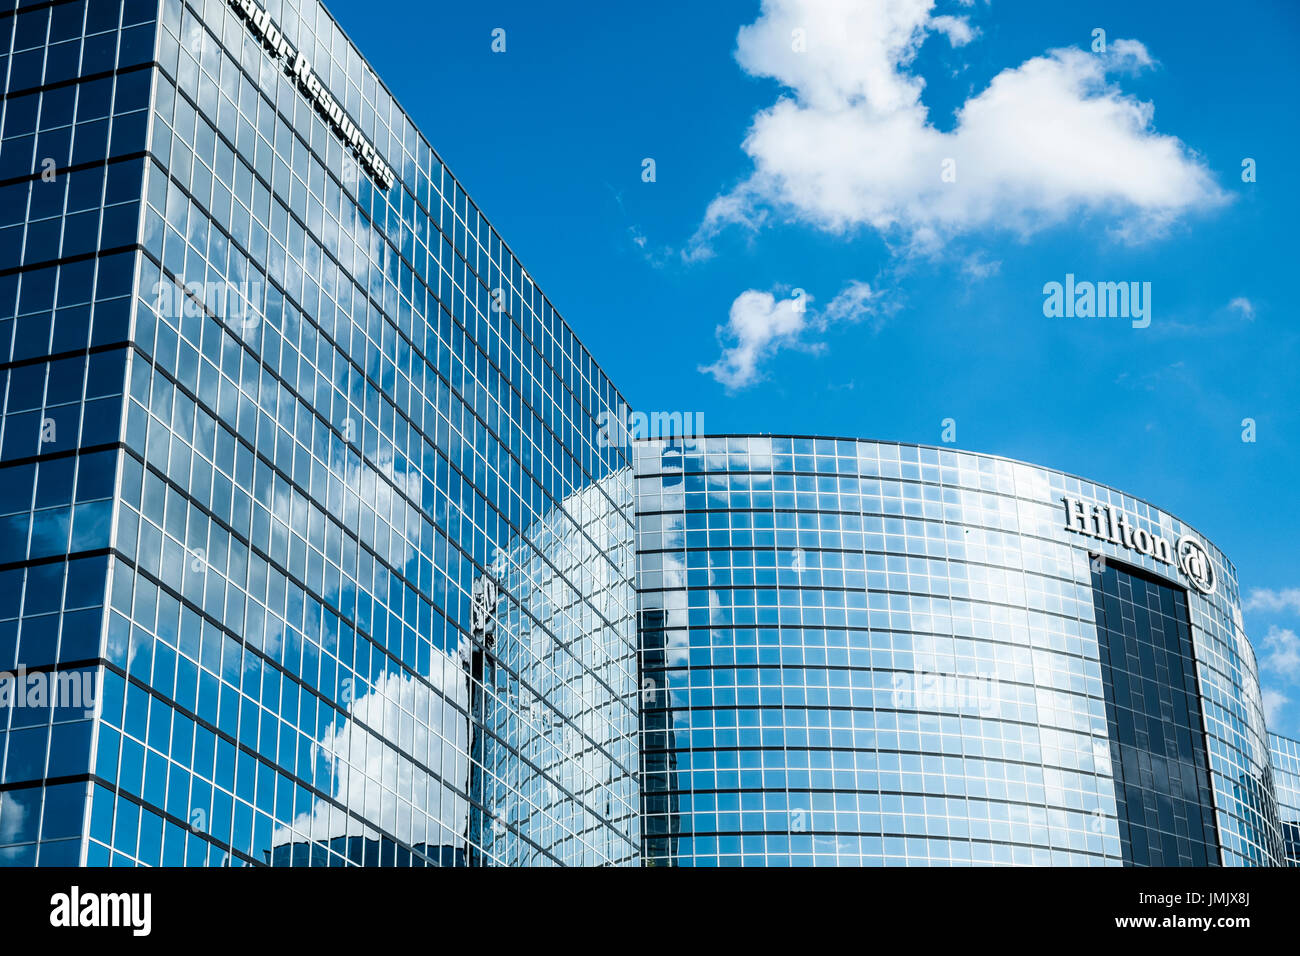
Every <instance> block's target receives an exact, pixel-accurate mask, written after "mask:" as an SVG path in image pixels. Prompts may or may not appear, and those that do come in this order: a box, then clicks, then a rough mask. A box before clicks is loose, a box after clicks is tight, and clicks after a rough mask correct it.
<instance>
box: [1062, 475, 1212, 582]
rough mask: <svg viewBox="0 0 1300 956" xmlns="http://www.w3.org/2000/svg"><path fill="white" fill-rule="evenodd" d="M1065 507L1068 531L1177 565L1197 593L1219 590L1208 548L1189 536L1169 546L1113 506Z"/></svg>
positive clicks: (1071, 502)
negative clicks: (1216, 587) (1216, 588)
mask: <svg viewBox="0 0 1300 956" xmlns="http://www.w3.org/2000/svg"><path fill="white" fill-rule="evenodd" d="M1061 501H1062V502H1064V504H1065V527H1066V530H1068V531H1074V532H1076V533H1078V534H1086V535H1089V536H1090V537H1093V538H1099V539H1101V540H1102V541H1109V542H1110V543H1111V544H1114V545H1117V546H1119V547H1121V548H1127V549H1128V550H1130V551H1136V552H1138V553H1139V554H1145V555H1146V556H1147V557H1149V558H1153V559H1154V560H1156V561H1159V562H1160V563H1161V564H1168V565H1175V566H1177V568H1178V570H1179V571H1180V572H1181V573H1182V575H1183V577H1185V578H1186V579H1187V581H1188V583H1190V584H1191V585H1192V587H1194V588H1196V590H1198V591H1200V592H1201V593H1202V594H1213V593H1214V589H1215V586H1216V583H1217V582H1216V581H1215V578H1214V565H1213V564H1212V563H1211V561H1210V555H1209V552H1208V551H1206V550H1205V545H1203V544H1201V542H1200V541H1199V540H1198V539H1197V538H1196V537H1194V536H1193V535H1190V534H1185V535H1183V536H1182V537H1180V538H1179V539H1178V540H1177V541H1175V542H1173V544H1170V542H1169V541H1168V539H1166V538H1162V537H1161V536H1160V535H1158V534H1155V533H1154V532H1151V531H1147V530H1146V529H1145V528H1139V527H1137V526H1135V525H1134V524H1133V522H1132V520H1131V519H1130V518H1128V516H1126V515H1125V514H1124V512H1122V511H1116V510H1114V509H1112V508H1111V507H1110V505H1089V504H1088V503H1087V502H1084V501H1080V500H1078V499H1077V498H1062V499H1061Z"/></svg>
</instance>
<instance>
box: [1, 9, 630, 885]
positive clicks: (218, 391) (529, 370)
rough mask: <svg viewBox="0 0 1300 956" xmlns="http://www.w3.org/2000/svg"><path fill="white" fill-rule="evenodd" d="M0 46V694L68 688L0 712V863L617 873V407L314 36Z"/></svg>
mask: <svg viewBox="0 0 1300 956" xmlns="http://www.w3.org/2000/svg"><path fill="white" fill-rule="evenodd" d="M268 24H269V25H272V26H274V32H273V33H272V32H268ZM277 37H279V38H282V39H283V41H284V42H282V43H277V42H273V41H274V40H275V38H277ZM288 44H292V50H293V53H292V55H291V54H289V53H288V52H287V51H288ZM0 51H3V55H0V63H2V64H3V65H2V66H0V75H2V76H3V77H4V78H5V79H4V91H5V94H4V101H3V117H2V121H3V124H4V125H3V127H0V130H2V131H3V132H2V135H3V140H0V210H2V212H0V215H2V216H3V217H4V221H3V222H0V363H2V364H0V389H3V392H0V394H3V395H4V396H5V405H4V409H3V410H4V426H3V433H0V505H2V506H3V509H2V510H3V513H2V514H0V524H2V525H3V531H2V533H0V548H3V553H2V554H0V670H5V671H10V672H19V673H21V672H22V670H23V669H26V671H36V672H37V673H42V674H46V673H48V674H53V675H64V674H77V675H80V674H81V673H83V672H84V673H85V674H87V675H88V683H87V684H86V687H87V688H89V690H90V693H91V696H92V697H93V698H94V700H93V701H92V702H91V705H90V706H84V705H85V703H86V702H85V701H72V703H74V704H77V705H79V706H67V704H68V703H69V701H68V699H67V695H66V694H61V695H59V696H47V698H45V699H37V698H36V697H33V696H32V695H27V696H26V697H25V698H24V699H22V700H17V699H15V700H13V701H9V702H8V703H9V705H8V706H6V707H5V708H4V709H3V710H0V759H2V760H3V764H2V765H0V766H2V767H3V770H2V773H3V776H2V777H0V856H3V859H4V861H5V862H8V863H12V864H32V863H36V864H50V863H77V862H84V863H87V864H90V865H101V864H113V865H131V864H137V863H139V864H149V865H155V864H189V865H195V864H212V865H246V864H262V863H268V862H271V863H277V864H287V865H313V866H325V865H345V864H349V863H355V864H362V863H364V864H380V865H464V864H480V863H482V864H486V863H530V864H546V863H569V864H588V865H596V864H627V863H635V862H636V861H637V859H638V858H639V853H640V833H639V794H638V790H637V783H636V778H635V774H636V769H637V768H636V752H637V707H638V705H637V683H636V682H637V673H636V666H637V665H636V657H635V621H634V618H633V614H634V610H635V598H634V590H633V577H632V557H631V554H632V551H631V549H632V545H633V537H632V531H633V525H632V505H631V487H632V486H631V469H630V452H629V449H628V447H627V446H626V445H623V446H618V445H614V446H611V445H610V444H609V443H608V442H607V441H605V440H603V439H601V438H600V428H599V426H598V424H597V420H598V417H599V416H600V414H601V413H602V412H603V411H608V410H609V409H612V408H615V407H620V406H621V399H620V397H619V396H618V394H617V392H616V391H615V389H614V388H613V386H612V385H611V384H610V382H609V381H608V379H607V378H606V377H605V375H604V374H603V372H602V371H601V370H600V368H599V367H598V366H597V365H596V364H595V362H594V361H593V360H592V358H591V356H590V355H589V354H588V353H587V352H586V351H585V350H584V349H583V347H582V345H581V344H580V343H579V342H578V341H577V339H576V338H575V336H574V335H573V333H572V331H571V330H570V329H569V328H568V327H567V326H566V325H565V324H564V322H563V321H562V320H561V319H560V318H559V316H558V315H557V314H556V313H555V311H554V309H553V308H552V307H551V305H550V303H549V302H548V301H547V300H546V299H545V298H544V297H543V296H542V295H541V293H540V292H539V290H538V289H537V287H536V285H535V284H534V283H533V282H532V280H531V278H530V277H529V276H528V274H527V273H526V272H525V271H524V270H523V269H522V268H521V267H520V264H519V263H518V261H517V260H516V259H515V258H514V256H513V255H512V254H511V253H510V251H509V249H508V248H507V247H506V246H505V244H504V243H503V242H502V240H501V238H500V237H499V236H498V235H497V234H496V233H495V232H494V231H493V229H492V228H491V226H490V225H489V224H488V223H487V221H486V220H485V219H484V218H483V216H482V215H481V214H480V213H479V211H478V209H477V208H476V207H475V206H474V204H473V203H472V202H471V201H470V200H469V198H468V197H467V196H466V194H465V192H464V190H463V189H462V188H461V187H460V185H459V184H458V183H457V182H456V181H455V179H454V178H453V177H452V176H451V174H450V173H449V172H448V171H447V170H446V168H445V167H444V166H443V164H442V162H441V161H440V160H439V159H438V157H437V155H436V154H435V153H434V152H433V150H432V148H431V147H430V145H429V144H428V143H427V141H425V140H424V139H423V137H421V135H420V134H419V133H418V132H417V131H416V129H415V127H414V126H413V125H412V123H411V121H410V119H409V118H408V117H407V116H406V115H405V114H404V113H403V112H402V111H401V110H400V109H399V108H398V107H397V105H396V104H395V103H394V101H393V99H392V97H391V96H390V95H389V93H388V92H387V91H386V90H385V89H384V87H383V85H382V83H380V82H379V81H378V79H377V77H376V76H375V75H374V73H373V71H372V70H371V69H370V67H369V66H368V64H367V63H366V62H365V60H364V59H363V58H362V57H361V55H360V54H359V53H358V51H357V50H356V49H355V47H354V46H353V45H352V44H351V43H350V42H349V41H348V39H347V37H346V36H345V35H344V34H343V32H342V31H341V30H340V29H339V27H338V25H337V24H336V23H335V22H334V21H333V20H332V19H331V18H330V17H329V15H328V14H327V13H326V12H325V10H324V9H323V7H321V6H320V5H319V4H318V3H316V2H314V0H302V2H299V0H269V2H267V3H266V4H265V5H260V4H251V3H244V2H241V0H236V2H233V3H232V2H229V0H191V2H181V0H162V2H159V0H91V2H89V3H88V2H86V0H71V2H56V3H54V4H53V5H50V4H45V5H34V4H30V3H22V4H16V3H13V2H9V3H7V9H5V10H3V11H0ZM301 59H307V60H309V61H310V68H309V69H308V70H306V72H304V70H303V69H302V67H301ZM322 90H324V91H325V92H324V93H322ZM344 118H346V120H347V122H346V123H343V122H342V120H343V119H344ZM376 157H382V163H380V162H377V161H376ZM47 158H48V159H49V162H47V161H46V160H47ZM385 169H390V170H391V171H392V175H393V182H392V184H391V185H387V184H386V182H385V179H386V176H384V175H383V171H384V170H385ZM385 187H386V188H385ZM55 679H56V678H55V677H51V678H48V679H47V682H52V681H54V680H55ZM64 683H65V684H67V685H68V686H71V685H72V683H73V682H72V681H71V680H70V678H67V677H65V678H64ZM77 686H78V687H80V686H81V684H77ZM96 714H98V716H97V717H96Z"/></svg>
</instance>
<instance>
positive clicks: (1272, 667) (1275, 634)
mask: <svg viewBox="0 0 1300 956" xmlns="http://www.w3.org/2000/svg"><path fill="white" fill-rule="evenodd" d="M1260 647H1261V648H1262V650H1263V651H1264V658H1263V660H1262V661H1260V667H1261V668H1262V669H1263V670H1266V671H1273V672H1274V673H1277V674H1281V675H1282V676H1284V677H1288V678H1291V679H1293V680H1294V679H1297V678H1300V637H1297V636H1296V633H1295V631H1292V630H1290V629H1287V628H1281V627H1277V626H1273V627H1270V628H1269V629H1268V633H1267V634H1265V635H1264V640H1263V643H1262V644H1261V645H1260Z"/></svg>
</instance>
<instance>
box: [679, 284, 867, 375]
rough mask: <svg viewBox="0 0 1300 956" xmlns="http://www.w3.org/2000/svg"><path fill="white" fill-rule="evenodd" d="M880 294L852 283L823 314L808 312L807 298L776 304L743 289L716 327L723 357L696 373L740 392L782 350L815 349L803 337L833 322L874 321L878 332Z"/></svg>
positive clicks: (768, 295)
mask: <svg viewBox="0 0 1300 956" xmlns="http://www.w3.org/2000/svg"><path fill="white" fill-rule="evenodd" d="M880 296H881V294H880V293H879V292H877V291H875V290H873V289H872V288H871V286H870V285H868V284H867V283H865V282H859V281H857V280H854V281H852V282H850V283H849V284H848V285H847V286H845V287H844V289H843V290H841V291H840V293H839V294H838V295H836V296H835V298H833V299H832V300H831V301H830V303H829V304H828V305H827V306H826V308H825V309H824V310H822V311H821V312H817V311H815V310H813V309H812V307H811V304H810V303H811V302H812V299H811V297H809V296H803V295H792V296H791V297H790V298H788V299H782V300H777V298H776V297H775V296H774V295H773V294H772V293H770V292H762V291H759V290H758V289H747V290H746V291H744V292H742V293H741V294H740V295H738V296H736V299H735V301H734V302H732V303H731V312H730V315H729V317H728V320H727V324H726V325H720V326H718V330H717V333H718V340H719V342H721V343H722V344H723V349H722V354H721V355H720V356H719V357H718V359H717V361H715V362H713V364H711V365H702V366H700V371H701V372H705V373H706V374H708V375H712V376H713V378H715V379H716V380H717V381H718V382H720V383H721V384H723V385H725V386H726V387H727V388H728V389H739V388H744V387H746V386H747V385H752V384H753V383H754V382H756V381H758V380H759V379H760V378H761V377H762V371H761V366H762V364H763V362H764V361H766V360H767V359H768V358H770V357H771V356H772V355H774V354H775V353H776V352H777V351H779V350H780V349H782V348H802V349H808V350H814V351H816V350H818V349H820V348H821V346H820V344H819V343H816V342H809V341H807V339H806V337H805V333H806V332H807V331H808V330H810V329H813V330H819V331H821V330H825V329H826V328H827V327H828V326H829V325H831V324H832V323H836V324H838V323H851V322H860V321H862V320H863V319H866V318H872V319H873V321H874V326H873V328H875V329H879V326H880V323H881V322H882V321H883V314H884V310H883V309H882V307H881V305H880V302H879V299H880Z"/></svg>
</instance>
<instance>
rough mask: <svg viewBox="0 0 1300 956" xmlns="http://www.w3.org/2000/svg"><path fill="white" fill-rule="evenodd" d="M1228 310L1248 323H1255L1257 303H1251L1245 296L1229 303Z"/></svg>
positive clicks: (1240, 296)
mask: <svg viewBox="0 0 1300 956" xmlns="http://www.w3.org/2000/svg"><path fill="white" fill-rule="evenodd" d="M1228 309H1229V310H1230V311H1232V312H1236V313H1237V314H1238V315H1239V316H1241V317H1242V318H1243V319H1245V320H1246V321H1248V322H1250V321H1253V320H1254V318H1255V303H1253V302H1251V301H1250V300H1249V299H1247V298H1246V297H1245V296H1244V295H1239V296H1237V297H1236V298H1235V299H1233V300H1232V301H1231V302H1229V303H1228Z"/></svg>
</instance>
